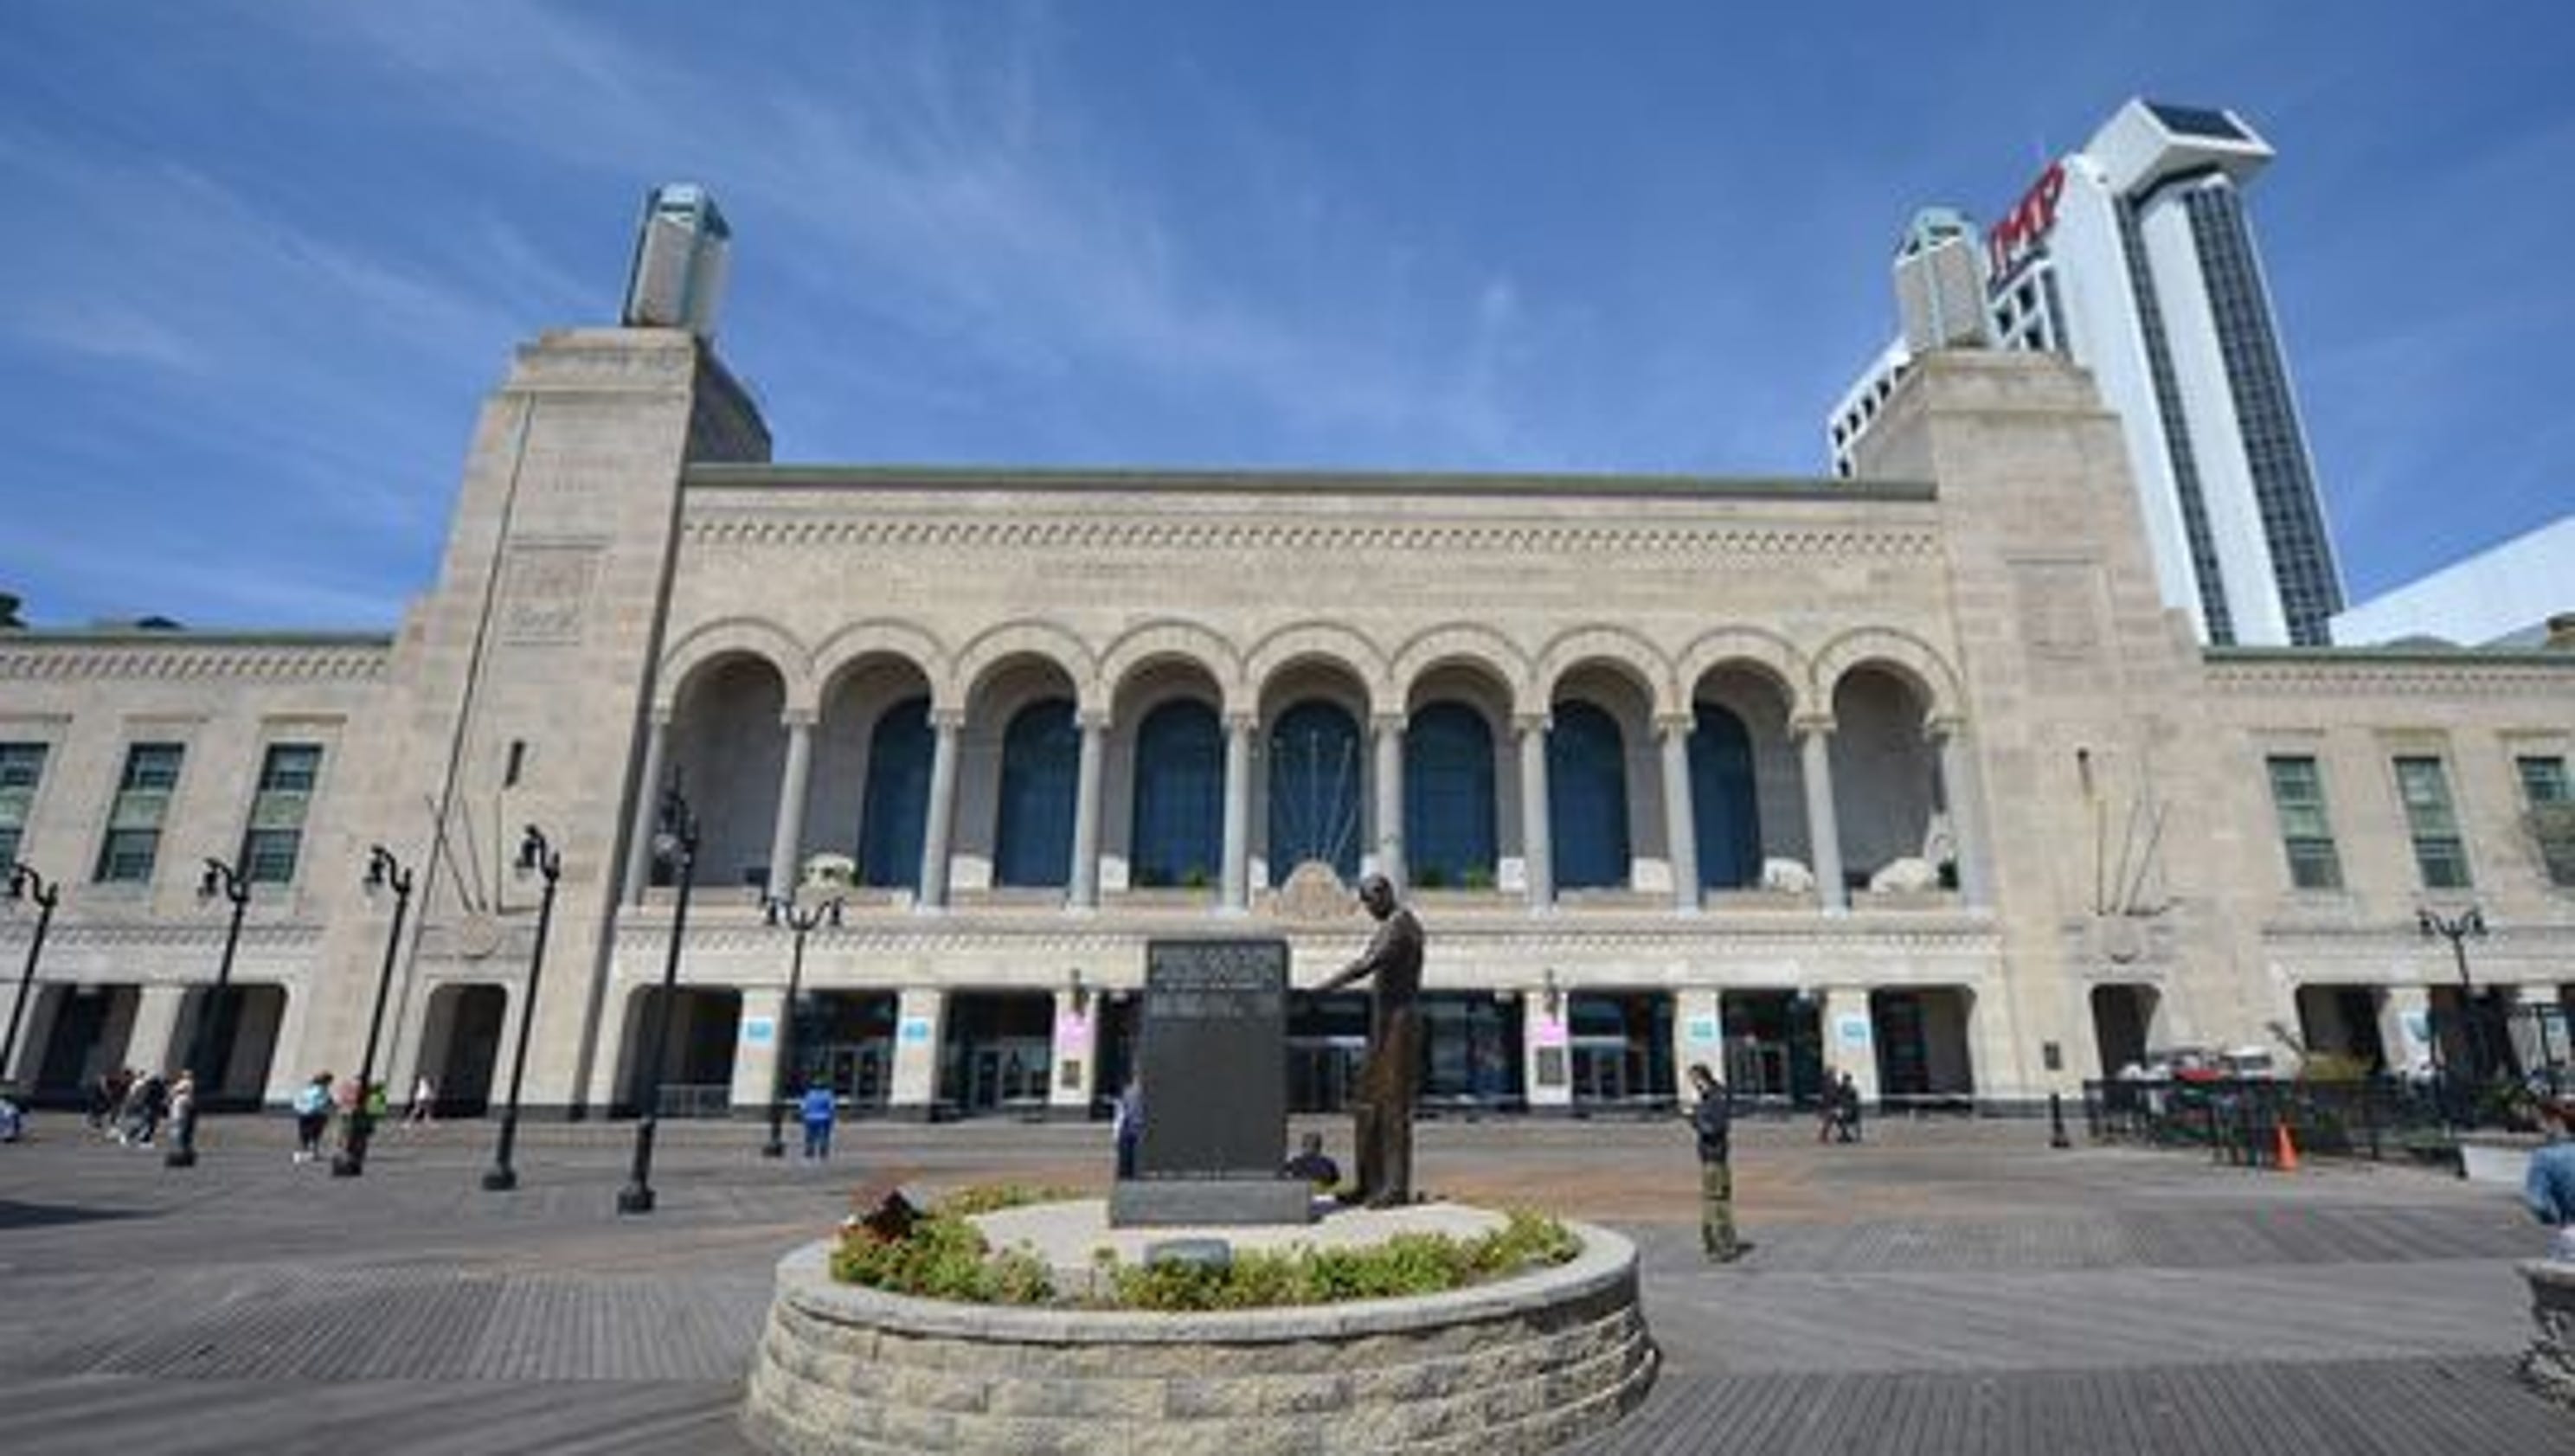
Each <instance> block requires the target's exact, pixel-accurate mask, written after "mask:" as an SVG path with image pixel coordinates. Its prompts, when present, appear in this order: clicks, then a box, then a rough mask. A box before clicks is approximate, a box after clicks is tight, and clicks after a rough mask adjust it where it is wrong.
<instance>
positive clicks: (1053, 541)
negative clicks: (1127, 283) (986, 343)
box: [681, 507, 1938, 561]
mask: <svg viewBox="0 0 2575 1456" xmlns="http://www.w3.org/2000/svg"><path fill="white" fill-rule="evenodd" d="M681 534H682V536H683V537H684V538H685V539H686V540H687V541H688V542H689V543H690V544H692V545H696V546H749V547H763V548H788V549H798V550H805V549H832V550H846V549H850V548H866V549H871V550H888V551H956V550H966V551H1023V552H1043V553H1063V552H1116V551H1152V552H1187V553H1192V554H1197V553H1206V552H1226V553H1245V552H1248V553H1274V552H1285V553H1297V552H1316V553H1328V554H1332V555H1341V554H1345V553H1353V552H1359V553H1366V552H1375V553H1396V552H1399V553H1437V554H1443V555H1454V554H1458V553H1470V554H1471V553H1482V554H1490V555H1507V556H1567V555H1621V556H1682V557H1706V558H1722V559H1726V560H1730V561H1742V560H1759V559H1762V558H1779V559H1795V560H1800V561H1802V560H1808V559H1813V558H1828V559H1834V560H1851V559H1892V558H1929V557H1932V556H1934V555H1935V554H1936V553H1937V551H1938V538H1937V536H1936V535H1934V534H1933V533H1932V532H1930V531H1927V530H1924V531H1908V530H1891V531H1890V530H1870V531H1863V530H1799V529H1794V528H1786V527H1696V526H1678V525H1673V526H1662V525H1640V526H1616V525H1589V524H1583V525H1574V524H1557V523H1552V522H1548V523H1535V522H1496V523H1489V524H1464V523H1439V524H1424V525H1410V524H1405V523H1400V522H1393V523H1386V522H1368V523H1355V522H1354V523H1340V522H1329V521H1297V520H1292V519H1272V520H1207V521H1188V520H1169V519H1154V518H1138V519H1134V520H1117V519H1103V518H1102V517H1101V516H1099V515H1097V514H1093V515H1088V516H1079V517H1062V518H1054V519H1050V518H1046V517H1031V516H1028V515H1025V514H1019V513H1012V514H1008V515H1004V514H1000V513H996V514H994V515H992V516H989V517H974V516H963V515H959V514H956V513H954V512H943V513H941V514H939V515H936V516H909V517H907V516H889V515H882V514H867V515H859V514H851V515H847V516H841V515H828V516H826V515H816V514H809V513H803V512H799V513H793V514H790V513H785V512H764V511H748V510H743V509H740V508H733V509H726V510H713V509H708V508H705V507H698V508H695V509H693V510H692V511H691V512H690V514H689V517H688V519H687V520H686V521H684V522H683V523H682V525H681Z"/></svg>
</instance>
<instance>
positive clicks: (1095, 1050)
mask: <svg viewBox="0 0 2575 1456" xmlns="http://www.w3.org/2000/svg"><path fill="white" fill-rule="evenodd" d="M1105 994H1106V991H1105V990H1103V988H1101V987H1099V986H1094V985H1088V984H1086V985H1085V986H1084V988H1083V990H1082V992H1081V994H1079V995H1077V994H1075V993H1074V990H1073V987H1071V986H1059V987H1057V988H1056V993H1055V1021H1054V1023H1053V1027H1052V1030H1053V1034H1054V1037H1055V1047H1054V1052H1055V1056H1054V1060H1053V1062H1052V1063H1051V1064H1050V1065H1049V1066H1048V1068H1047V1114H1048V1115H1049V1116H1050V1117H1053V1118H1056V1119H1059V1120H1063V1121H1069V1122H1079V1121H1081V1120H1082V1119H1084V1118H1086V1117H1089V1116H1090V1115H1091V1092H1092V1088H1093V1087H1094V1086H1096V1085H1097V1084H1098V1083H1099V1080H1100V1065H1099V1063H1100V1056H1099V1051H1100V1046H1099V1041H1100V1037H1099V1032H1098V1029H1097V1028H1098V1026H1099V1022H1098V1021H1097V1020H1095V1019H1094V1017H1095V1016H1096V1015H1097V1014H1098V1012H1099V1010H1100V1005H1101V997H1102V996H1103V995H1105Z"/></svg>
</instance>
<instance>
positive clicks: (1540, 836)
mask: <svg viewBox="0 0 2575 1456" xmlns="http://www.w3.org/2000/svg"><path fill="white" fill-rule="evenodd" d="M1511 727H1512V728H1516V729H1518V730H1519V735H1520V858H1521V861H1522V862H1523V863H1524V864H1525V865H1526V871H1525V872H1526V875H1527V878H1528V902H1529V908H1530V909H1533V910H1542V909H1546V908H1548V907H1549V906H1551V905H1553V904H1554V903H1555V856H1554V851H1553V849H1552V848H1551V846H1550V845H1549V843H1548V839H1547V835H1548V825H1547V816H1546V734H1547V728H1548V727H1549V725H1548V722H1547V716H1546V715H1545V714H1542V713H1529V714H1522V715H1520V716H1519V717H1517V718H1515V719H1513V720H1512V721H1511Z"/></svg>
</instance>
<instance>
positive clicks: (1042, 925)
mask: <svg viewBox="0 0 2575 1456" xmlns="http://www.w3.org/2000/svg"><path fill="white" fill-rule="evenodd" d="M1430 928H1431V934H1432V935H1433V936H1434V937H1435V939H1437V940H1438V941H1440V942H1443V943H1444V944H1447V945H1455V944H1457V943H1459V942H1461V941H1462V942H1465V943H1467V944H1471V945H1474V946H1477V947H1478V948H1479V949H1480V948H1486V947H1498V946H1507V947H1508V948H1509V949H1510V950H1511V951H1513V952H1515V953H1519V954H1539V955H1545V954H1567V955H1569V954H1576V953H1583V952H1597V951H1608V952H1613V953H1630V954H1635V953H1644V954H1672V955H1690V954H1695V955H1711V954H1714V955H1725V954H1766V955H1777V954H1782V953H1790V952H1815V953H1825V952H1834V951H1872V950H1873V951H1882V952H1898V953H1914V954H1948V955H1999V954H2000V953H2001V950H2002V938H2001V935H2000V933H1999V932H1998V931H1997V930H1996V929H1995V928H1994V927H1993V926H1992V925H1991V924H1990V923H1988V922H1985V921H1981V920H1970V919H1967V918H1965V917H1962V916H1953V915H1944V916H1938V917H1924V918H1921V919H1910V918H1908V919H1906V920H1904V921H1900V922H1899V921H1892V920H1890V921H1889V922H1886V923H1876V924H1873V923H1870V920H1869V918H1868V917H1864V916H1863V917H1853V916H1834V917H1832V918H1831V919H1829V920H1827V919H1825V918H1823V917H1821V916H1779V917H1777V918H1776V920H1775V922H1772V923H1763V922H1762V921H1760V920H1756V919H1752V918H1748V917H1746V918H1739V919H1732V920H1727V919H1721V918H1717V917H1707V916H1702V917H1696V918H1694V919H1693V920H1692V921H1691V922H1690V923H1687V924H1682V923H1679V922H1677V921H1676V920H1674V919H1672V918H1671V917H1669V916H1664V917H1660V918H1658V919H1652V920H1647V919H1643V918H1622V919H1617V920H1602V921H1598V922H1591V923H1585V922H1584V920H1583V919H1582V918H1576V917H1572V916H1564V915H1548V916H1532V915H1528V914H1526V913H1520V914H1515V915H1511V916H1507V917H1503V916H1496V917H1491V918H1483V919H1476V920H1452V919H1447V918H1442V919H1441V920H1440V921H1439V922H1438V923H1437V924H1435V925H1433V926H1431V927H1430ZM669 934H670V926H669V923H668V922H667V921H666V920H663V919H661V918H660V917H658V916H656V917H655V918H653V919H650V920H640V919H637V918H630V919H629V920H628V921H627V922H625V923H623V924H621V925H620V927H619V928H618V932H617V940H618V944H619V946H620V947H621V948H623V949H626V950H629V951H632V952H635V953H637V954H638V955H640V956H642V957H643V958H644V959H648V960H651V961H652V963H653V964H655V965H658V964H659V963H660V961H659V959H658V957H660V956H661V955H662V954H663V953H664V952H665V951H666V950H667V948H668V946H669V944H670V939H669ZM1211 934H1235V935H1265V936H1267V935H1276V936H1278V937H1280V938H1282V939H1286V940H1287V941H1289V942H1291V943H1293V944H1296V945H1298V946H1300V947H1303V946H1317V947H1318V946H1324V945H1330V946H1335V947H1347V948H1355V947H1357V946H1358V945H1359V944H1360V943H1361V942H1362V941H1364V940H1365V939H1366V932H1365V930H1364V928H1363V927H1362V926H1360V925H1359V924H1358V923H1356V922H1334V923H1333V924H1331V925H1330V926H1329V927H1315V926H1312V925H1308V924H1304V923H1300V922H1297V921H1293V920H1284V919H1275V918H1271V917H1268V916H1262V915H1235V916H1226V917H1222V918H1220V917H1217V916H1213V915H1193V916H1187V917H1171V916H1157V917H1152V918H1137V919H1120V920H1108V919H1106V918H1105V917H1104V918H1091V919H1085V920H1082V921H1079V922H1075V921H1068V920H1065V919H1059V918H1055V917H1047V918H1038V917H1034V916H1032V917H1026V918H1018V919H1010V918H1003V917H999V916H969V915H964V914H950V915H935V916H924V915H916V914H912V913H909V912H907V913H906V914H905V916H904V917H903V918H902V919H901V920H890V921H887V922H884V923H875V924H870V923H865V922H860V921H853V922H851V923H847V924H844V925H841V926H838V927H827V928H824V929H818V930H816V931H815V932H814V933H813V936H812V938H811V940H810V942H809V944H810V946H811V949H810V950H809V952H808V953H809V954H829V953H831V952H833V951H836V950H839V951H857V952H862V953H869V954H915V955H924V954H938V953H941V952H971V951H1008V952H1012V953H1016V954H1029V953H1039V954H1083V953H1091V954H1098V953H1101V952H1105V951H1110V950H1124V949H1127V948H1131V947H1141V946H1142V945H1143V944H1144V942H1145V941H1146V940H1148V939H1152V938H1155V937H1158V936H1169V935H1211ZM782 937H783V932H781V931H779V930H777V929H775V928H772V927H769V926H765V925H760V924H756V923H745V924H738V925H728V924H721V923H719V924H706V923H703V922H695V923H692V924H691V925H690V926H689V935H688V950H689V952H690V953H699V952H704V953H708V954H715V955H724V956H728V957H733V956H740V957H746V958H748V957H753V956H762V955H767V956H776V955H783V954H784V953H785V941H784V939H783V938H782ZM639 963H640V962H639Z"/></svg>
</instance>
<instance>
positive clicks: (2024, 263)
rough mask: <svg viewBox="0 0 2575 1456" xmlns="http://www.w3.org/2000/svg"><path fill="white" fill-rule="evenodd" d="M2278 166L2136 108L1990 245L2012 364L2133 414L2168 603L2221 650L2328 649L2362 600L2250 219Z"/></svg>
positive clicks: (2189, 111) (1884, 358)
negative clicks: (2255, 186) (2327, 510)
mask: <svg viewBox="0 0 2575 1456" xmlns="http://www.w3.org/2000/svg"><path fill="white" fill-rule="evenodd" d="M2271 157H2272V151H2271V148H2270V146H2269V144H2267V143H2265V142H2264V141H2263V140H2262V139H2261V137H2259V136H2258V135H2256V134H2255V133H2254V131H2253V129H2252V128H2251V127H2250V126H2247V125H2246V124H2245V122H2244V119H2243V118H2242V117H2240V116H2237V115H2236V114H2235V113H2233V112H2229V111H2220V110H2214V109H2207V108H2200V107H2186V106H2169V105H2165V104H2162V103H2159V102H2152V101H2142V100H2134V101H2130V102H2129V103H2128V104H2127V105H2125V106H2123V107H2121V108H2120V109H2119V111H2118V113H2117V114H2116V115H2114V116H2112V117H2111V118H2110V120H2109V121H2108V122H2107V123H2106V124H2105V125H2103V126H2102V128H2101V129H2100V131H2099V132H2097V133H2095V134H2094V135H2093V137H2092V140H2091V141H2090V142H2088V143H2086V144H2085V145H2084V147H2083V149H2082V150H2081V151H2079V152H2075V153H2073V154H2071V155H2069V156H2066V157H2063V158H2061V159H2059V160H2057V161H2055V162H2052V163H2050V164H2048V166H2047V168H2046V169H2045V170H2044V171H2042V172H2041V173H2040V174H2039V176H2038V178H2037V180H2036V181H2035V182H2033V183H2032V184H2031V185H2030V187H2029V189H2028V191H2027V192H2025V193H2024V194H2023V195H2022V196H2021V198H2020V200H2019V201H2018V202H2017V203H2016V204H2014V205H2013V207H2012V208H2011V209H2010V211H2009V212H2007V213H2006V214H2004V216H2003V218H2002V220H2001V221H2000V222H1998V223H1997V224H1995V225H1994V227H1992V228H1991V229H1990V230H1988V231H1987V232H1986V234H1985V239H1984V242H1985V249H1984V259H1983V267H1984V293H1985V303H1986V307H1987V310H1988V312H1989V314H1990V329H1991V335H1992V338H1993V340H1994V342H1995V344H1996V345H1997V346H1998V347H2001V348H2006V349H2041V350H2048V351H2052V352H2055V353H2058V354H2063V355H2066V356H2069V357H2070V358H2072V359H2073V360H2074V361H2075V362H2076V363H2078V364H2080V365H2082V366H2084V367H2085V368H2086V369H2088V370H2090V371H2091V373H2092V376H2093V378H2094V380H2095V381H2096V382H2097V384H2098V386H2099V388H2100V391H2101V396H2102V399H2103V402H2104V403H2105V404H2107V405H2108V406H2109V407H2110V408H2111V409H2113V410H2115V411H2117V412H2118V415H2119V418H2120V421H2121V426H2122V429H2123V432H2124V434H2125V437H2126V444H2127V451H2128V464H2129V469H2130V471H2131V472H2132V473H2133V474H2134V475H2135V477H2136V480H2137V488H2138V494H2139V498H2140V505H2141V507H2142V508H2143V514H2144V517H2145V523H2146V532H2147V536H2148V538H2149V540H2150V541H2151V543H2152V545H2153V548H2154V556H2155V568H2156V576H2157V579H2158V582H2159V585H2160V587H2161V589H2162V592H2163V598H2164V601H2165V603H2166V604H2167V605H2169V606H2172V607H2177V608H2181V609H2183V610H2184V611H2187V612H2188V613H2189V614H2190V616H2191V620H2192V622H2193V624H2194V625H2195V626H2196V627H2197V628H2198V630H2199V633H2200V636H2201V638H2202V639H2203V640H2205V641H2207V642H2211V643H2220V644H2225V643H2243V644H2279V643H2296V644H2305V645H2314V644H2321V643H2324V642H2325V641H2326V640H2327V638H2326V620H2327V619H2328V618H2330V617H2332V616H2333V614H2334V613H2335V612H2337V611H2339V610H2340V609H2341V607H2342V584H2341V579H2340V576H2339V574H2338V573H2337V572H2336V570H2335V568H2334V558H2333V546H2332V543H2331V542H2330V541H2329V540H2328V539H2327V537H2326V534H2325V523H2324V512H2323V509H2322V507H2321V505H2320V504H2319V502H2318V500H2317V492H2316V482H2315V469H2314V466H2313V464H2312V462H2311V461H2310V459H2309V457H2308V453H2307V442H2306V434H2305V431H2304V430H2303V429H2302V428H2301V427H2300V425H2299V423H2298V410H2297V402H2296V400H2295V399H2294V397H2293V396H2292V395H2291V393H2290V388H2289V372H2288V366H2287V363H2286V361H2285V359H2284V358H2283V356H2282V351H2281V348H2280V337H2279V330H2278V327H2277V325H2276V324H2275V322H2274V321H2273V318H2272V312H2271V298H2270V290H2269V289H2268V288H2267V287H2266V286H2265V285H2264V282H2263V277H2262V267H2261V262H2260V259H2259V257H2258V255H2257V254H2256V252H2255V249H2254V246H2253V234H2252V229H2251V227H2250V225H2249V224H2248V222H2247V221H2246V218H2245V212H2244V203H2243V197H2242V191H2243V188H2244V186H2245V185H2246V184H2247V183H2249V182H2250V181H2251V180H2252V178H2253V175H2254V174H2255V173H2257V172H2259V171H2260V170H2261V169H2262V168H2263V167H2264V166H2265V165H2266V164H2267V163H2269V161H2270V160H2271ZM1917 231H1918V230H1917ZM1918 241H1919V240H1918V239H1916V238H1915V237H1914V236H1913V234H1912V233H1908V235H1907V239H1906V244H1905V246H1904V247H1902V248H1900V249H1899V250H1898V254H1897V258H1896V263H1895V270H1896V273H1897V274H1898V280H1897V282H1898V294H1899V296H1900V297H1902V298H1906V299H1910V298H1912V297H1913V296H1914V294H1915V293H1917V292H1920V291H1921V290H1922V289H1923V288H1924V287H1927V286H1928V285H1927V284H1926V283H1924V282H1922V281H1918V280H1908V279H1907V278H1906V277H1905V275H1906V274H1907V272H1908V270H1919V269H1922V268H1924V267H1926V266H1929V262H1930V258H1931V255H1929V254H1927V253H1926V252H1925V251H1924V250H1923V249H1922V248H1920V247H1919V246H1918ZM1907 332H1908V335H1909V334H1910V333H1911V332H1912V331H1911V329H1910V328H1909V327H1908V330H1907ZM1959 344H1969V345H1970V346H1971V345H1972V341H1971V340H1965V339H1956V338H1952V339H1949V340H1944V341H1941V343H1940V344H1938V345H1936V346H1934V347H1956V346H1957V345H1959ZM1922 347H1924V346H1923V344H1922V343H1921V342H1919V341H1916V340H1913V339H1911V338H1909V337H1908V338H1906V339H1901V340H1899V341H1897V342H1896V343H1895V344H1894V345H1892V346H1890V348H1889V349H1888V350H1887V351H1886V352H1885V353H1883V354H1881V355H1880V356H1879V357H1878V359H1877V360H1876V361H1875V362H1874V363H1873V364H1872V365H1871V366H1870V369H1869V372H1868V376H1867V377H1866V378H1864V379H1863V380H1862V381H1861V382H1860V383H1859V384H1857V385H1856V386H1854V387H1853V389H1852V391H1851V392H1850V394H1849V395H1847V396H1846V397H1845V398H1844V400H1843V403H1842V406H1841V408H1840V409H1839V410H1837V411H1836V412H1835V414H1834V417H1833V420H1832V423H1831V426H1830V436H1831V446H1832V454H1833V464H1834V469H1835V471H1836V472H1837V473H1839V474H1842V475H1848V474H1850V473H1851V469H1852V467H1851V462H1852V460H1853V459H1854V454H1853V447H1854V445H1855V444H1856V443H1857V441H1858V439H1859V438H1860V437H1861V436H1862V435H1864V434H1865V433H1866V432H1867V430H1868V428H1869V426H1870V425H1871V424H1872V423H1873V421H1874V416H1875V410H1874V409H1873V408H1872V406H1873V404H1874V401H1875V400H1876V399H1877V398H1879V397H1881V396H1882V395H1883V394H1884V392H1885V390H1884V388H1883V386H1885V385H1888V384H1891V382H1892V380H1893V378H1894V377H1896V376H1898V375H1900V374H1902V373H1903V372H1904V371H1905V369H1906V368H1907V366H1908V364H1909V361H1910V359H1911V357H1912V356H1913V354H1915V353H1916V352H1918V351H1919V350H1920V349H1921V348H1922Z"/></svg>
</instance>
